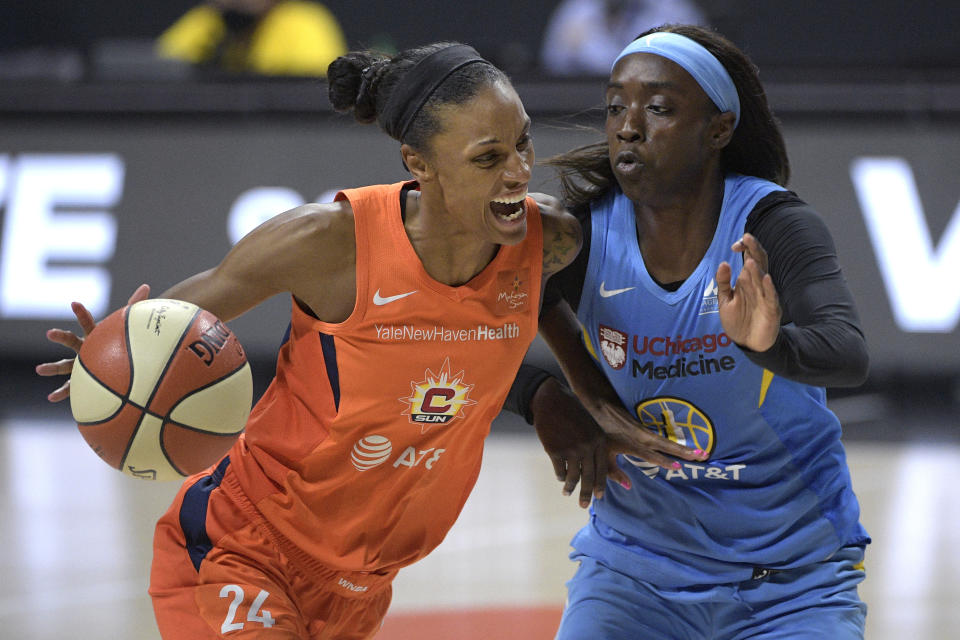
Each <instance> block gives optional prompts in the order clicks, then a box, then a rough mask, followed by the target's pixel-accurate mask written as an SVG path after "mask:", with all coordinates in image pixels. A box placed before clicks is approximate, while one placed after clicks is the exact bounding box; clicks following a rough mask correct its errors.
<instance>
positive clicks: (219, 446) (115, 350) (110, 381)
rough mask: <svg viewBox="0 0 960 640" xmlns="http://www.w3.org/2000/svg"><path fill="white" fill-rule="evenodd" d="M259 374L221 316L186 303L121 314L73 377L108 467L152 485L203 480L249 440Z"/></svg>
mask: <svg viewBox="0 0 960 640" xmlns="http://www.w3.org/2000/svg"><path fill="white" fill-rule="evenodd" d="M252 398H253V382H252V378H251V375H250V365H249V364H248V363H247V357H246V355H245V354H244V352H243V347H241V346H240V343H239V342H238V341H237V338H236V336H235V335H234V334H233V332H232V331H230V329H228V328H227V326H226V325H225V324H223V323H222V322H220V320H218V319H217V318H216V316H214V315H213V314H211V313H209V312H207V311H204V310H203V309H200V308H199V307H197V306H196V305H194V304H190V303H189V302H183V301H180V300H165V299H153V300H144V301H141V302H137V303H134V304H132V305H129V306H126V307H124V308H122V309H119V310H117V311H115V312H114V313H112V314H110V315H109V316H108V317H106V318H105V319H104V320H103V321H102V322H100V324H98V325H97V327H96V329H94V330H93V331H92V332H91V333H90V335H89V336H87V338H86V339H85V340H84V342H83V346H82V347H81V348H80V353H79V354H78V355H77V359H76V361H75V362H74V365H73V373H72V374H71V376H70V408H71V410H72V411H73V418H74V420H76V421H77V426H78V427H79V428H80V433H81V434H82V435H83V437H84V439H86V441H87V444H89V445H90V447H91V448H92V449H93V450H94V451H95V452H96V453H97V454H98V455H99V456H100V457H101V458H103V460H104V461H106V463H107V464H109V465H110V466H111V467H114V468H116V469H120V470H121V471H123V472H124V473H126V474H129V475H131V476H134V477H137V478H144V479H149V480H173V479H177V478H182V477H184V476H186V475H189V474H191V473H196V472H198V471H202V470H203V469H205V468H206V467H208V466H209V465H211V464H213V463H215V462H216V461H217V460H219V459H220V457H221V456H222V455H223V454H224V453H226V452H227V450H228V449H229V448H230V446H231V445H232V444H233V443H234V441H236V439H237V438H238V437H239V435H240V434H241V433H242V432H243V429H244V426H245V425H246V421H247V416H248V415H249V414H250V404H251V401H252Z"/></svg>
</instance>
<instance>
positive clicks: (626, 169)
mask: <svg viewBox="0 0 960 640" xmlns="http://www.w3.org/2000/svg"><path fill="white" fill-rule="evenodd" d="M614 168H615V169H616V170H617V171H618V172H620V173H626V174H629V173H634V172H636V171H639V170H640V169H641V168H643V163H642V162H640V158H639V157H637V154H635V153H634V152H633V151H621V152H620V153H618V154H617V157H616V158H615V160H614Z"/></svg>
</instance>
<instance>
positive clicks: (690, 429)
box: [512, 25, 869, 640]
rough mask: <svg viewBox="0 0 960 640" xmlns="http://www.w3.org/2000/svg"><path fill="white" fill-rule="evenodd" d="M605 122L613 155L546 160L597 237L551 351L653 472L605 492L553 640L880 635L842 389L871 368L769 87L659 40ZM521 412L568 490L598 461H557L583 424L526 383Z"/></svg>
mask: <svg viewBox="0 0 960 640" xmlns="http://www.w3.org/2000/svg"><path fill="white" fill-rule="evenodd" d="M606 114H607V115H606V126H605V129H606V142H604V143H601V144H596V145H592V146H588V147H584V148H580V149H576V150H573V151H571V152H568V153H566V154H563V155H561V156H558V157H555V158H553V159H551V161H550V164H552V165H553V166H555V167H557V168H559V170H560V174H561V183H562V187H563V191H564V196H565V199H566V202H567V205H568V206H569V207H570V208H571V210H572V211H574V212H575V213H576V214H577V215H578V217H579V218H580V219H581V222H582V224H583V228H584V232H585V235H586V238H585V242H584V248H583V250H582V251H581V253H580V257H579V258H578V259H577V260H576V261H575V262H574V263H573V264H572V265H571V266H570V267H567V268H566V269H565V270H564V271H562V272H561V273H560V274H559V275H558V276H555V278H554V280H552V281H551V282H552V285H551V286H549V287H548V288H549V291H550V293H548V297H547V299H546V300H545V301H544V311H543V315H542V319H541V326H540V332H541V335H542V336H543V337H544V339H545V340H546V342H547V343H548V344H549V346H550V347H551V349H552V350H553V352H554V354H555V355H556V357H557V359H558V361H559V363H560V366H561V368H562V370H563V372H564V374H565V376H566V377H567V379H568V381H569V383H570V387H571V388H572V390H573V391H574V393H575V394H576V396H577V397H578V398H579V400H580V401H581V402H582V404H583V407H585V408H586V410H587V411H588V412H589V414H590V415H592V417H593V418H594V419H595V420H596V422H597V423H598V424H599V425H600V427H602V429H603V431H604V432H605V434H606V436H607V438H608V439H609V441H610V442H612V443H614V445H612V446H611V450H615V449H616V448H617V447H618V446H619V445H620V444H625V446H628V447H630V449H632V451H638V450H639V451H645V454H644V455H642V456H639V457H637V456H620V457H619V458H618V459H617V461H616V462H615V463H611V467H610V468H611V477H619V479H620V482H608V483H606V486H599V487H592V486H591V487H588V489H593V490H594V494H595V495H596V496H598V497H596V499H594V501H593V504H592V506H591V510H590V519H589V522H588V523H587V525H586V526H585V527H584V528H583V529H582V530H581V531H580V532H579V533H577V534H576V536H575V537H574V539H573V541H572V546H573V548H574V552H573V554H572V556H571V557H572V558H573V559H575V560H577V561H579V563H580V565H579V568H578V569H577V572H576V574H575V576H574V577H573V579H572V580H571V581H570V582H569V583H568V602H567V606H566V609H565V612H564V616H563V620H562V623H561V625H560V630H559V632H558V635H557V637H558V638H560V639H561V640H573V639H577V640H580V639H583V638H591V639H594V640H595V639H606V640H614V639H616V640H636V639H637V638H643V639H644V640H654V639H664V640H667V639H669V640H676V639H678V638H697V639H702V638H715V639H725V640H726V639H730V640H732V639H738V638H747V637H749V638H829V639H831V640H848V639H853V638H862V637H863V632H864V620H865V615H866V606H865V605H864V603H863V602H861V600H860V598H859V597H858V594H857V585H858V583H860V582H861V581H862V580H863V578H864V571H863V564H862V563H863V556H864V548H865V546H866V545H867V543H868V542H869V538H868V536H867V533H866V531H864V529H863V528H862V527H861V525H860V523H859V507H858V504H857V499H856V496H855V495H854V493H853V490H852V488H851V482H850V476H849V472H848V469H847V463H846V458H845V453H844V450H843V447H842V445H841V442H840V424H839V422H838V420H837V418H836V417H835V416H834V415H833V413H831V412H830V411H829V410H828V409H827V406H826V398H825V390H824V387H826V386H853V385H858V384H860V383H862V382H863V380H864V378H865V376H866V372H867V365H868V357H867V351H866V347H865V341H864V337H863V335H862V333H861V330H860V327H859V319H858V317H857V312H856V309H855V306H854V302H853V299H852V297H851V294H850V292H849V290H848V288H847V286H846V284H845V281H844V278H843V275H842V274H841V270H840V267H839V264H838V260H837V257H836V255H835V250H834V244H833V241H832V239H831V237H830V234H829V232H828V230H827V229H826V227H825V226H824V224H823V222H822V221H821V219H820V218H819V217H818V215H817V214H816V213H815V212H814V211H813V210H812V209H811V208H810V206H809V205H807V204H806V203H804V202H803V201H802V200H800V198H798V197H797V196H796V195H795V194H794V193H792V192H790V191H787V190H786V188H785V185H786V184H787V180H788V177H789V162H788V159H787V154H786V149H785V145H784V141H783V137H782V135H781V133H780V130H779V127H778V124H777V123H776V121H775V120H774V117H773V115H772V113H771V111H770V109H769V107H768V106H767V102H766V97H765V95H764V91H763V88H762V86H761V85H760V82H759V79H758V77H757V72H756V69H755V67H754V66H753V64H752V63H751V62H750V61H749V60H748V59H747V57H746V56H745V55H744V54H743V53H742V52H741V51H739V50H738V49H737V48H736V47H735V46H734V45H732V44H731V43H730V42H729V41H727V40H726V39H725V38H723V37H721V36H719V35H717V34H715V33H713V32H711V31H709V30H706V29H703V28H699V27H692V26H686V25H673V26H666V27H660V28H657V29H654V30H652V31H649V32H647V33H645V34H643V35H642V36H641V37H639V38H638V39H637V40H635V41H634V42H632V43H630V44H629V45H628V46H627V47H626V48H625V49H624V50H623V52H622V53H621V54H620V55H619V57H618V58H617V59H616V61H615V63H614V65H613V68H612V71H611V74H610V80H609V83H608V85H607V89H606ZM512 397H513V398H514V400H516V401H517V403H516V404H515V405H514V406H515V407H516V408H517V409H518V410H519V411H520V412H522V413H524V414H525V415H526V416H527V417H528V420H530V421H531V422H533V423H534V424H535V426H536V427H537V431H538V433H539V434H541V439H542V440H543V442H544V447H545V448H546V449H547V451H548V453H551V454H552V456H551V457H552V458H553V459H554V464H555V466H556V467H557V473H558V476H560V477H566V478H567V480H568V482H567V486H566V487H565V489H566V490H570V489H571V488H572V487H571V486H570V485H571V482H570V480H571V479H573V482H574V483H575V482H576V478H577V476H578V474H579V470H578V468H579V466H580V465H583V466H584V468H586V466H588V465H589V464H592V462H591V461H589V460H577V459H575V458H574V457H573V456H570V455H569V454H566V453H564V452H563V451H561V449H560V448H559V447H557V446H556V443H557V442H559V441H563V440H564V438H565V437H566V434H564V433H562V431H563V430H565V429H570V428H572V424H573V422H574V421H573V420H572V419H571V417H570V416H576V415H578V413H577V412H578V411H579V412H580V415H585V414H583V409H582V408H580V407H577V406H576V405H575V402H576V400H575V399H574V397H573V396H572V395H571V394H569V393H568V392H567V391H566V390H565V389H563V388H562V387H561V385H560V384H559V383H558V382H557V381H556V380H555V379H553V378H551V377H549V375H547V374H545V373H544V372H541V371H536V370H534V369H532V368H531V367H529V366H527V367H524V369H523V371H522V372H521V374H520V377H519V378H518V380H517V382H516V384H515V386H514V393H513V396H512ZM580 428H581V429H582V428H583V427H582V425H580ZM570 438H571V439H572V438H573V436H572V435H571V436H570ZM664 440H671V441H673V442H675V443H679V444H683V445H686V446H688V447H691V448H695V449H700V450H702V451H703V452H704V455H703V459H702V460H697V461H689V460H678V459H671V458H670V457H669V456H668V455H666V452H665V448H664V447H663V445H662V442H663V441H664ZM621 450H622V449H621ZM564 455H568V457H567V458H566V459H564ZM618 467H619V468H618ZM622 474H626V476H628V478H627V479H623V478H622ZM583 482H592V476H591V475H590V474H586V473H585V474H584V476H583ZM581 486H582V485H581ZM581 495H584V494H583V493H581ZM586 495H587V496H589V491H588V492H587V494H586Z"/></svg>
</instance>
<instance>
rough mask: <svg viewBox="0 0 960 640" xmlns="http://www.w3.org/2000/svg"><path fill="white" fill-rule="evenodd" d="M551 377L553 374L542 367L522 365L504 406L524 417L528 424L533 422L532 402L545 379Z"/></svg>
mask: <svg viewBox="0 0 960 640" xmlns="http://www.w3.org/2000/svg"><path fill="white" fill-rule="evenodd" d="M550 377H552V376H551V374H550V373H549V372H547V371H544V370H543V369H541V368H540V367H535V366H533V365H532V364H522V365H520V370H519V371H518V372H517V377H516V378H514V380H513V386H511V387H510V393H508V394H507V400H506V401H505V402H504V403H503V408H504V409H506V410H507V411H510V412H511V413H515V414H517V415H519V416H521V417H523V419H524V420H526V421H527V424H533V414H532V413H531V412H530V403H531V401H532V400H533V395H534V394H535V393H536V392H537V389H539V388H540V385H541V384H543V381H544V380H546V379H547V378H550Z"/></svg>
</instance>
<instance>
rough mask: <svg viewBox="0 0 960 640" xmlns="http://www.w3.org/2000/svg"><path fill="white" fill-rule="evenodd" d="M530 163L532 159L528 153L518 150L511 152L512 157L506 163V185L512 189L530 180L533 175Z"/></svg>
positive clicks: (504, 175)
mask: <svg viewBox="0 0 960 640" xmlns="http://www.w3.org/2000/svg"><path fill="white" fill-rule="evenodd" d="M530 155H532V154H530ZM530 165H531V159H530V158H529V157H528V154H527V153H524V152H520V151H517V152H514V153H512V154H510V159H509V160H508V162H507V164H506V170H505V171H504V173H503V180H504V182H505V183H506V185H507V186H508V187H509V188H511V189H515V188H516V187H519V186H520V185H523V184H526V183H528V182H530V178H531V176H532V175H533V174H532V172H531V170H530Z"/></svg>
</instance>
